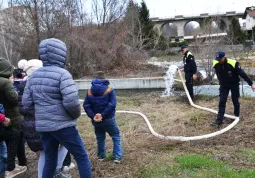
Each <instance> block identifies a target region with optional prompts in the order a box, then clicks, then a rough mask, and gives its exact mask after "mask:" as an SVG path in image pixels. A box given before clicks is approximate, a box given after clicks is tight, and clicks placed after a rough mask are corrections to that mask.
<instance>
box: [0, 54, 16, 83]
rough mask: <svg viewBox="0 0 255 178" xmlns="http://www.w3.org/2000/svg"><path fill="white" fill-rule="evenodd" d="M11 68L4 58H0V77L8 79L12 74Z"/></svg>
mask: <svg viewBox="0 0 255 178" xmlns="http://www.w3.org/2000/svg"><path fill="white" fill-rule="evenodd" d="M13 70H14V68H13V66H12V65H11V64H10V62H9V61H7V60H6V59H4V58H0V77H4V78H9V77H10V76H11V75H12V74H13Z"/></svg>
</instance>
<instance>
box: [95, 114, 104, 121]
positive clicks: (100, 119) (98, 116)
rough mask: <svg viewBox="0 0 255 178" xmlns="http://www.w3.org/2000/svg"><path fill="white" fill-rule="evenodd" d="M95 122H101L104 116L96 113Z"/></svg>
mask: <svg viewBox="0 0 255 178" xmlns="http://www.w3.org/2000/svg"><path fill="white" fill-rule="evenodd" d="M93 120H94V121H95V122H101V121H102V116H101V114H96V115H95V117H94V118H93Z"/></svg>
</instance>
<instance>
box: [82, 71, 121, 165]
mask: <svg viewBox="0 0 255 178" xmlns="http://www.w3.org/2000/svg"><path fill="white" fill-rule="evenodd" d="M91 84H92V86H91V88H90V90H88V93H87V95H86V98H85V101H84V104H83V107H84V110H85V112H86V113H87V115H88V116H89V117H90V118H91V121H92V124H93V126H94V128H95V134H96V138H97V154H98V159H99V160H104V158H105V157H106V148H105V138H106V133H108V134H109V135H110V136H111V138H112V141H113V157H114V162H115V163H120V160H121V159H122V146H121V137H120V131H119V128H118V125H117V123H116V120H115V112H116V104H117V101H116V94H115V92H114V90H113V88H111V87H110V86H109V84H110V82H109V81H108V80H106V79H105V76H104V73H103V72H102V71H98V72H97V73H96V75H95V78H94V79H93V80H92V83H91Z"/></svg>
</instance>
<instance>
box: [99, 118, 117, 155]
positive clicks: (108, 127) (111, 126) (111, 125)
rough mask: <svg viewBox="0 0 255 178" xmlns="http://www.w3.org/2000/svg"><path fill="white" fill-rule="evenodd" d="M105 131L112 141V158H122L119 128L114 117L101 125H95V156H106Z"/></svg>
mask: <svg viewBox="0 0 255 178" xmlns="http://www.w3.org/2000/svg"><path fill="white" fill-rule="evenodd" d="M106 133H108V134H109V135H110V136H111V137H112V141H113V153H112V154H113V157H114V159H118V160H121V159H122V146H121V138H120V130H119V128H118V125H117V123H116V120H115V119H112V120H111V121H110V122H108V123H107V124H105V125H103V126H96V127H95V134H96V138H97V156H98V158H105V157H106V148H105V138H106Z"/></svg>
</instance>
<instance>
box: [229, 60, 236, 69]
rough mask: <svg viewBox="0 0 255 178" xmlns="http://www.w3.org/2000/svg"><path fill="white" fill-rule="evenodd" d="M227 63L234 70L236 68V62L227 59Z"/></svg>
mask: <svg viewBox="0 0 255 178" xmlns="http://www.w3.org/2000/svg"><path fill="white" fill-rule="evenodd" d="M227 63H228V64H230V65H232V67H233V68H235V67H236V60H233V59H227Z"/></svg>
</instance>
